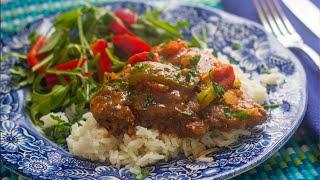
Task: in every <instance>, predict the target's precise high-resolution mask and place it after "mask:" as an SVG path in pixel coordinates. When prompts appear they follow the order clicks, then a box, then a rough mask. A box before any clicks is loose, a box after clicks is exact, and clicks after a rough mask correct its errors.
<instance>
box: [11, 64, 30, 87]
mask: <svg viewBox="0 0 320 180" xmlns="http://www.w3.org/2000/svg"><path fill="white" fill-rule="evenodd" d="M10 72H11V74H12V75H13V78H12V79H13V82H14V83H15V86H16V87H17V88H20V87H23V86H26V85H28V84H32V83H33V81H34V77H35V75H34V74H33V73H31V72H29V71H27V70H25V69H24V68H22V67H18V66H17V67H13V68H11V69H10Z"/></svg>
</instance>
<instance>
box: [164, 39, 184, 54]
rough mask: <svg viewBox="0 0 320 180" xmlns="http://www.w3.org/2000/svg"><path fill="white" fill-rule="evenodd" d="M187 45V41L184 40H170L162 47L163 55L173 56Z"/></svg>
mask: <svg viewBox="0 0 320 180" xmlns="http://www.w3.org/2000/svg"><path fill="white" fill-rule="evenodd" d="M186 47H187V43H186V42H185V41H182V40H176V41H170V42H168V43H167V44H165V45H164V46H163V48H162V49H161V55H164V56H172V55H175V54H177V53H178V52H179V51H180V50H182V49H184V48H186Z"/></svg>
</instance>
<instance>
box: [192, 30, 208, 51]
mask: <svg viewBox="0 0 320 180" xmlns="http://www.w3.org/2000/svg"><path fill="white" fill-rule="evenodd" d="M188 46H190V47H198V48H201V49H205V48H208V46H207V42H206V37H205V36H204V35H203V36H202V37H198V36H197V35H195V34H193V33H192V37H191V41H189V43H188Z"/></svg>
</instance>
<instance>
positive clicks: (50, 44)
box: [39, 29, 65, 54]
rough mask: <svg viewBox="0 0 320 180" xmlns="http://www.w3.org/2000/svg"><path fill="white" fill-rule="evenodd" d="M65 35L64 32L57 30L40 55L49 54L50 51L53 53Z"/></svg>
mask: <svg viewBox="0 0 320 180" xmlns="http://www.w3.org/2000/svg"><path fill="white" fill-rule="evenodd" d="M64 35H65V34H64V33H63V31H61V30H59V29H57V30H56V31H55V32H54V33H52V35H51V36H50V37H49V39H48V40H47V43H46V44H45V45H44V46H43V47H42V48H41V49H40V51H39V54H42V53H47V52H49V51H52V50H53V48H55V47H56V46H57V44H58V43H59V41H60V40H61V39H62V38H63V36H64Z"/></svg>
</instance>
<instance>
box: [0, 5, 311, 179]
mask: <svg viewBox="0 0 320 180" xmlns="http://www.w3.org/2000/svg"><path fill="white" fill-rule="evenodd" d="M153 5H155V4H153ZM153 5H151V4H144V3H134V2H114V3H111V4H105V6H106V7H107V8H108V9H117V8H121V7H129V8H133V9H135V10H136V11H137V12H138V13H140V14H141V13H143V11H145V10H147V9H150V8H152V6H153ZM163 18H165V19H167V20H170V21H177V20H186V19H187V20H188V21H189V22H190V23H191V26H190V28H188V29H185V30H184V35H185V38H187V39H188V38H190V34H191V32H193V33H197V32H199V31H202V30H206V32H207V34H208V42H209V47H210V48H213V49H214V51H215V52H221V53H222V54H224V55H226V56H227V57H228V58H230V59H231V60H232V61H233V63H236V64H239V66H240V67H241V68H242V69H243V70H244V71H245V72H247V73H250V74H251V78H253V79H254V78H257V76H258V74H259V73H261V71H263V69H264V68H266V67H268V68H271V67H272V68H278V70H279V72H281V73H282V74H283V75H284V76H285V82H284V83H282V84H281V85H279V86H270V87H268V94H269V98H270V100H271V101H273V102H278V103H280V104H281V107H280V108H277V109H273V110H269V116H268V120H269V121H268V122H267V123H265V124H263V125H261V126H258V127H256V128H253V129H251V130H250V131H251V135H245V136H241V137H240V139H239V140H238V142H236V143H234V144H232V145H230V146H228V147H226V148H223V149H221V150H220V151H219V152H218V153H216V154H215V155H213V157H214V160H215V162H213V163H203V162H202V163H201V162H194V161H192V160H190V159H187V158H183V157H180V158H177V159H174V160H171V161H169V162H160V163H157V164H156V165H154V166H150V169H151V173H150V175H149V177H148V179H208V178H210V179H213V178H219V179H225V178H230V177H233V176H235V175H238V174H240V173H242V172H244V171H247V170H249V169H251V168H253V167H254V166H257V165H258V164H260V163H261V162H263V161H264V160H266V159H267V158H268V157H270V156H271V155H272V154H273V153H274V152H276V151H277V150H278V149H279V148H280V147H281V146H282V145H283V144H284V143H285V142H286V141H287V140H288V139H289V137H290V136H291V135H292V134H293V133H294V132H295V130H296V129H297V127H298V126H299V124H300V122H301V119H302V117H303V115H304V112H305V109H306V100H307V94H306V76H305V72H304V70H303V68H302V66H301V64H300V63H299V61H298V60H297V59H296V58H295V57H294V56H293V55H292V54H291V53H290V52H289V51H288V50H287V49H285V48H284V47H283V46H281V45H280V44H279V42H278V41H276V40H275V38H274V37H273V36H270V35H268V34H266V32H265V31H264V30H262V28H261V27H260V26H259V25H257V24H255V23H252V22H249V21H247V20H244V19H241V18H239V17H235V16H232V15H229V14H227V13H224V12H222V11H217V10H213V9H207V8H203V7H194V6H186V5H178V4H175V5H170V8H169V9H166V10H165V11H164V13H163ZM47 20H48V19H47ZM50 20H52V18H49V21H50ZM43 22H45V21H44V19H42V20H39V21H36V22H34V23H32V24H30V25H28V26H27V27H26V28H25V29H24V30H23V31H22V32H19V33H17V34H15V35H13V36H12V37H10V38H8V39H5V40H4V41H2V42H1V47H2V50H1V54H4V53H7V52H12V51H20V52H21V51H26V50H27V48H28V41H27V35H28V33H30V32H31V31H33V30H35V29H37V28H38V27H39V26H40V25H41V23H43ZM235 42H236V43H237V44H238V45H240V48H234V46H233V44H234V43H235ZM238 47H239V46H238ZM17 63H19V62H18V61H17V60H16V59H14V58H12V59H10V60H9V61H1V67H0V120H1V121H0V130H1V138H0V145H1V163H3V164H4V165H5V166H6V167H8V168H10V169H12V170H14V171H16V172H17V173H20V174H22V175H24V176H27V177H37V178H42V179H65V178H66V177H68V178H80V179H134V176H133V175H132V174H131V173H130V172H129V171H128V170H127V169H124V168H122V169H116V168H115V167H112V166H111V165H110V164H107V163H99V162H92V161H88V160H84V159H79V158H77V157H74V156H72V155H71V154H70V153H69V152H67V151H66V150H64V149H63V148H61V147H59V146H57V145H55V144H54V143H52V142H51V141H49V140H48V139H46V138H44V137H43V136H42V135H41V134H40V133H38V132H37V130H36V129H35V128H34V127H33V125H32V123H31V121H30V118H29V116H28V115H27V113H26V111H25V98H26V95H27V92H28V90H27V89H16V88H14V87H13V85H12V81H13V80H12V76H11V74H10V71H9V69H10V67H12V66H13V65H14V64H17Z"/></svg>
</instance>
